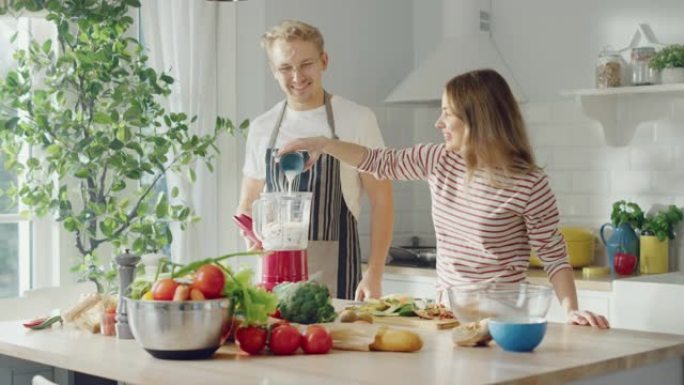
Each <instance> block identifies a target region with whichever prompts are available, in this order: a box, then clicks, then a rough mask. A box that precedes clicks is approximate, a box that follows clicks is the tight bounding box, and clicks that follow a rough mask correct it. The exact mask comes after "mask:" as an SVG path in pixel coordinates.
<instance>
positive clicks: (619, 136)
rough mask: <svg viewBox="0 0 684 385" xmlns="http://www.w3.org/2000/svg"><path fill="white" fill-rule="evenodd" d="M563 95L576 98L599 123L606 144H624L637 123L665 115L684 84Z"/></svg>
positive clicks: (607, 89)
mask: <svg viewBox="0 0 684 385" xmlns="http://www.w3.org/2000/svg"><path fill="white" fill-rule="evenodd" d="M562 94H563V95H566V96H575V97H577V99H578V101H579V103H580V104H581V106H582V109H583V110H584V113H585V114H586V115H587V116H589V117H590V118H592V119H595V120H597V121H598V122H599V123H601V125H602V126H603V133H604V136H605V138H606V143H607V144H609V145H612V146H624V145H626V144H627V143H629V141H630V140H631V139H632V137H633V136H634V133H635V132H636V127H637V125H638V124H639V123H641V122H644V121H650V120H658V119H661V118H664V117H666V116H667V114H668V113H669V112H670V110H671V104H672V102H673V100H674V99H675V98H682V97H684V84H681V83H679V84H661V85H654V86H636V87H616V88H603V89H585V90H573V91H564V92H562Z"/></svg>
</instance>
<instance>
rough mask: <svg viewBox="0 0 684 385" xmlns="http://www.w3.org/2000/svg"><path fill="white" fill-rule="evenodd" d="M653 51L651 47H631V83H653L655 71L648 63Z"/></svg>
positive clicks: (637, 84)
mask: <svg viewBox="0 0 684 385" xmlns="http://www.w3.org/2000/svg"><path fill="white" fill-rule="evenodd" d="M655 52H656V51H655V48H653V47H636V48H632V63H631V64H632V85H635V86H643V85H649V84H655V79H656V72H655V70H654V69H653V68H651V66H650V65H649V63H650V62H651V58H652V57H653V55H655Z"/></svg>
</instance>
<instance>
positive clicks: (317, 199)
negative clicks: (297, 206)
mask: <svg viewBox="0 0 684 385" xmlns="http://www.w3.org/2000/svg"><path fill="white" fill-rule="evenodd" d="M331 97H332V96H331V95H330V94H328V93H327V92H326V93H325V97H324V100H325V112H326V117H327V120H328V126H329V128H330V132H331V134H332V137H333V138H335V139H338V137H337V135H336V134H335V119H334V117H333V111H332V105H331V103H330V99H331ZM286 110H287V101H286V102H285V103H284V104H283V109H282V111H280V114H279V116H278V119H277V120H276V123H275V127H274V128H273V132H272V133H271V138H270V140H269V144H268V149H267V150H266V191H267V192H276V191H286V186H287V180H286V178H285V174H284V173H283V172H282V171H281V169H280V167H278V164H277V163H276V162H275V158H276V154H277V153H278V150H277V149H276V148H275V143H276V139H277V138H278V133H279V132H280V125H281V123H282V122H283V118H284V116H285V111H286ZM293 183H294V191H311V192H312V193H313V194H312V195H313V197H312V200H311V224H310V226H309V244H308V247H307V260H308V263H309V266H308V267H309V277H310V278H313V279H316V280H318V281H319V282H322V283H324V284H326V285H327V286H328V288H329V289H330V294H331V295H332V296H333V298H335V297H337V298H342V299H354V292H355V290H356V286H357V285H358V283H359V281H360V280H361V247H360V244H359V232H358V226H357V223H356V218H354V215H353V214H352V213H351V211H349V208H348V207H347V204H346V203H345V201H344V197H343V196H342V184H341V182H340V161H339V160H337V159H335V158H333V157H332V156H329V155H327V154H323V155H321V156H320V157H319V158H318V161H316V164H315V165H314V166H313V167H312V168H311V169H309V170H308V171H306V172H304V173H302V174H300V175H299V176H297V178H295V180H294V181H293Z"/></svg>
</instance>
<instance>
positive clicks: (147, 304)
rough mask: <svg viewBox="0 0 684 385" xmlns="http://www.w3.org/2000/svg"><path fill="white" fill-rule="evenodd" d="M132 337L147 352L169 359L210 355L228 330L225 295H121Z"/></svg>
mask: <svg viewBox="0 0 684 385" xmlns="http://www.w3.org/2000/svg"><path fill="white" fill-rule="evenodd" d="M125 301H126V304H127V308H128V321H129V324H130V326H131V331H132V332H133V336H135V339H136V340H137V341H138V343H140V345H142V347H143V348H144V349H145V350H146V351H147V352H148V353H150V354H151V355H153V356H154V357H157V358H163V359H172V360H188V359H204V358H209V357H211V356H212V355H213V354H214V352H216V350H217V349H218V348H219V346H220V345H221V343H223V341H224V340H225V338H226V337H227V336H228V333H229V332H230V325H231V322H232V319H233V314H232V307H231V306H230V300H229V299H227V298H219V299H211V300H204V301H182V302H172V301H145V300H140V301H138V300H133V299H130V298H125Z"/></svg>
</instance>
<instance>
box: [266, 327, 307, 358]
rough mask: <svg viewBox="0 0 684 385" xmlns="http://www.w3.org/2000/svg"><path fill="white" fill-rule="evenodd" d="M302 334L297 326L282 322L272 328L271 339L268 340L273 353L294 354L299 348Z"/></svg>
mask: <svg viewBox="0 0 684 385" xmlns="http://www.w3.org/2000/svg"><path fill="white" fill-rule="evenodd" d="M301 339H302V335H301V334H299V330H297V328H296V327H294V326H292V325H289V324H282V325H279V326H278V327H276V328H275V329H271V339H270V340H269V341H268V348H269V349H271V352H273V354H275V355H278V356H283V355H289V354H294V352H296V351H297V349H299V345H300V344H301Z"/></svg>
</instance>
